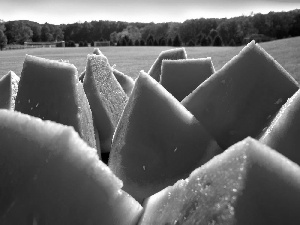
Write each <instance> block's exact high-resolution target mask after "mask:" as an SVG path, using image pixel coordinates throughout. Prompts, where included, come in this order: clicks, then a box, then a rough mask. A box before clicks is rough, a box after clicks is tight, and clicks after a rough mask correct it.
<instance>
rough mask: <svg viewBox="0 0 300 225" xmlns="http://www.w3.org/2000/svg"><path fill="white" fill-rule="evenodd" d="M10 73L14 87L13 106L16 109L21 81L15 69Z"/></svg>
mask: <svg viewBox="0 0 300 225" xmlns="http://www.w3.org/2000/svg"><path fill="white" fill-rule="evenodd" d="M8 74H10V75H11V88H12V93H11V108H12V109H13V110H14V109H15V102H16V97H17V93H18V86H19V82H20V77H18V75H16V74H15V73H14V72H13V71H9V72H8Z"/></svg>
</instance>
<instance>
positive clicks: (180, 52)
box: [148, 48, 187, 82]
mask: <svg viewBox="0 0 300 225" xmlns="http://www.w3.org/2000/svg"><path fill="white" fill-rule="evenodd" d="M186 58H187V56H186V52H185V49H184V48H174V49H169V50H165V51H162V52H161V53H160V54H159V56H158V57H157V59H156V60H155V62H154V63H153V65H152V66H151V68H150V70H149V71H148V74H149V75H150V76H151V77H153V78H154V79H155V80H156V81H158V82H159V81H160V77H161V65H162V61H163V60H164V59H172V60H176V59H186Z"/></svg>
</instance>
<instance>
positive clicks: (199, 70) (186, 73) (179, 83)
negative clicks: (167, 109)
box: [160, 58, 215, 101]
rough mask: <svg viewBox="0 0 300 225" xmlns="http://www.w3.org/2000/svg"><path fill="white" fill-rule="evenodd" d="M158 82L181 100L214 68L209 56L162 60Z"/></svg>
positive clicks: (208, 75)
mask: <svg viewBox="0 0 300 225" xmlns="http://www.w3.org/2000/svg"><path fill="white" fill-rule="evenodd" d="M161 68H162V69H161V70H162V72H161V80H160V83H161V85H162V86H164V88H165V89H167V91H169V92H170V93H171V94H172V95H173V96H174V97H175V98H176V99H177V100H178V101H182V100H183V99H184V98H185V97H186V96H188V95H189V94H190V93H191V92H192V91H193V90H194V89H196V88H197V87H198V86H199V85H200V84H201V83H202V82H203V81H205V80H206V79H207V78H208V77H210V75H212V74H213V73H214V72H215V70H214V67H213V64H212V61H211V58H201V59H184V60H163V61H162V67H161Z"/></svg>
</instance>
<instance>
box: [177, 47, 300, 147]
mask: <svg viewBox="0 0 300 225" xmlns="http://www.w3.org/2000/svg"><path fill="white" fill-rule="evenodd" d="M298 89H299V84H298V83H297V82H296V81H295V80H294V79H293V78H292V77H291V76H290V75H289V74H288V72H287V71H285V70H284V69H283V68H282V67H281V66H280V65H279V64H278V63H277V62H276V61H275V60H274V59H273V58H272V57H271V56H270V55H269V54H268V53H266V52H265V51H264V50H263V49H262V48H261V47H260V46H259V45H256V44H255V43H254V42H251V43H250V44H248V45H247V46H246V47H245V48H244V49H243V50H242V51H241V52H240V53H239V54H238V55H237V56H235V57H234V58H233V59H231V60H230V61H229V62H228V63H227V64H226V65H225V66H224V67H223V68H222V69H220V70H218V71H217V72H216V73H214V74H213V75H212V76H210V77H209V78H208V79H207V80H206V81H205V82H203V83H202V84H201V85H200V86H199V87H198V88H197V89H196V90H195V91H194V92H192V93H191V94H190V95H189V96H187V97H186V98H184V99H183V101H182V104H183V105H184V106H185V107H186V108H187V109H188V110H189V111H190V112H191V113H192V114H193V115H195V117H196V118H197V119H198V120H199V121H200V122H201V123H202V124H203V125H204V127H205V128H206V129H207V130H208V131H209V132H210V134H211V135H212V136H213V137H214V138H215V139H216V140H217V142H218V144H219V145H220V146H221V147H222V148H223V149H226V148H228V147H229V146H231V145H232V144H234V143H236V142H237V141H240V140H242V139H244V138H246V137H247V136H251V137H254V138H256V137H258V136H259V135H260V134H261V133H262V132H263V129H264V128H265V127H266V126H267V125H268V124H269V123H270V121H271V120H272V117H273V116H275V114H276V113H277V112H278V110H279V109H280V107H281V106H282V105H283V104H284V103H285V102H286V100H287V99H288V98H289V97H291V96H292V95H293V94H294V93H295V92H296V91H297V90H298Z"/></svg>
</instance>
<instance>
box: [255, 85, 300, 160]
mask: <svg viewBox="0 0 300 225" xmlns="http://www.w3.org/2000/svg"><path fill="white" fill-rule="evenodd" d="M259 140H260V141H261V142H262V143H264V144H266V145H268V146H270V147H271V148H273V149H276V151H278V152H280V153H281V154H283V155H284V156H286V157H288V158H289V159H290V160H292V161H293V162H295V163H297V164H299V165H300V152H299V145H300V91H297V92H296V93H295V94H294V95H293V96H292V97H291V98H290V99H288V101H287V102H286V103H285V104H284V105H283V106H282V107H281V109H280V111H279V112H278V114H277V116H276V117H275V118H274V119H273V121H272V122H271V124H270V126H269V127H268V128H267V130H266V131H265V133H264V134H263V135H262V137H261V138H260V139H259Z"/></svg>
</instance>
